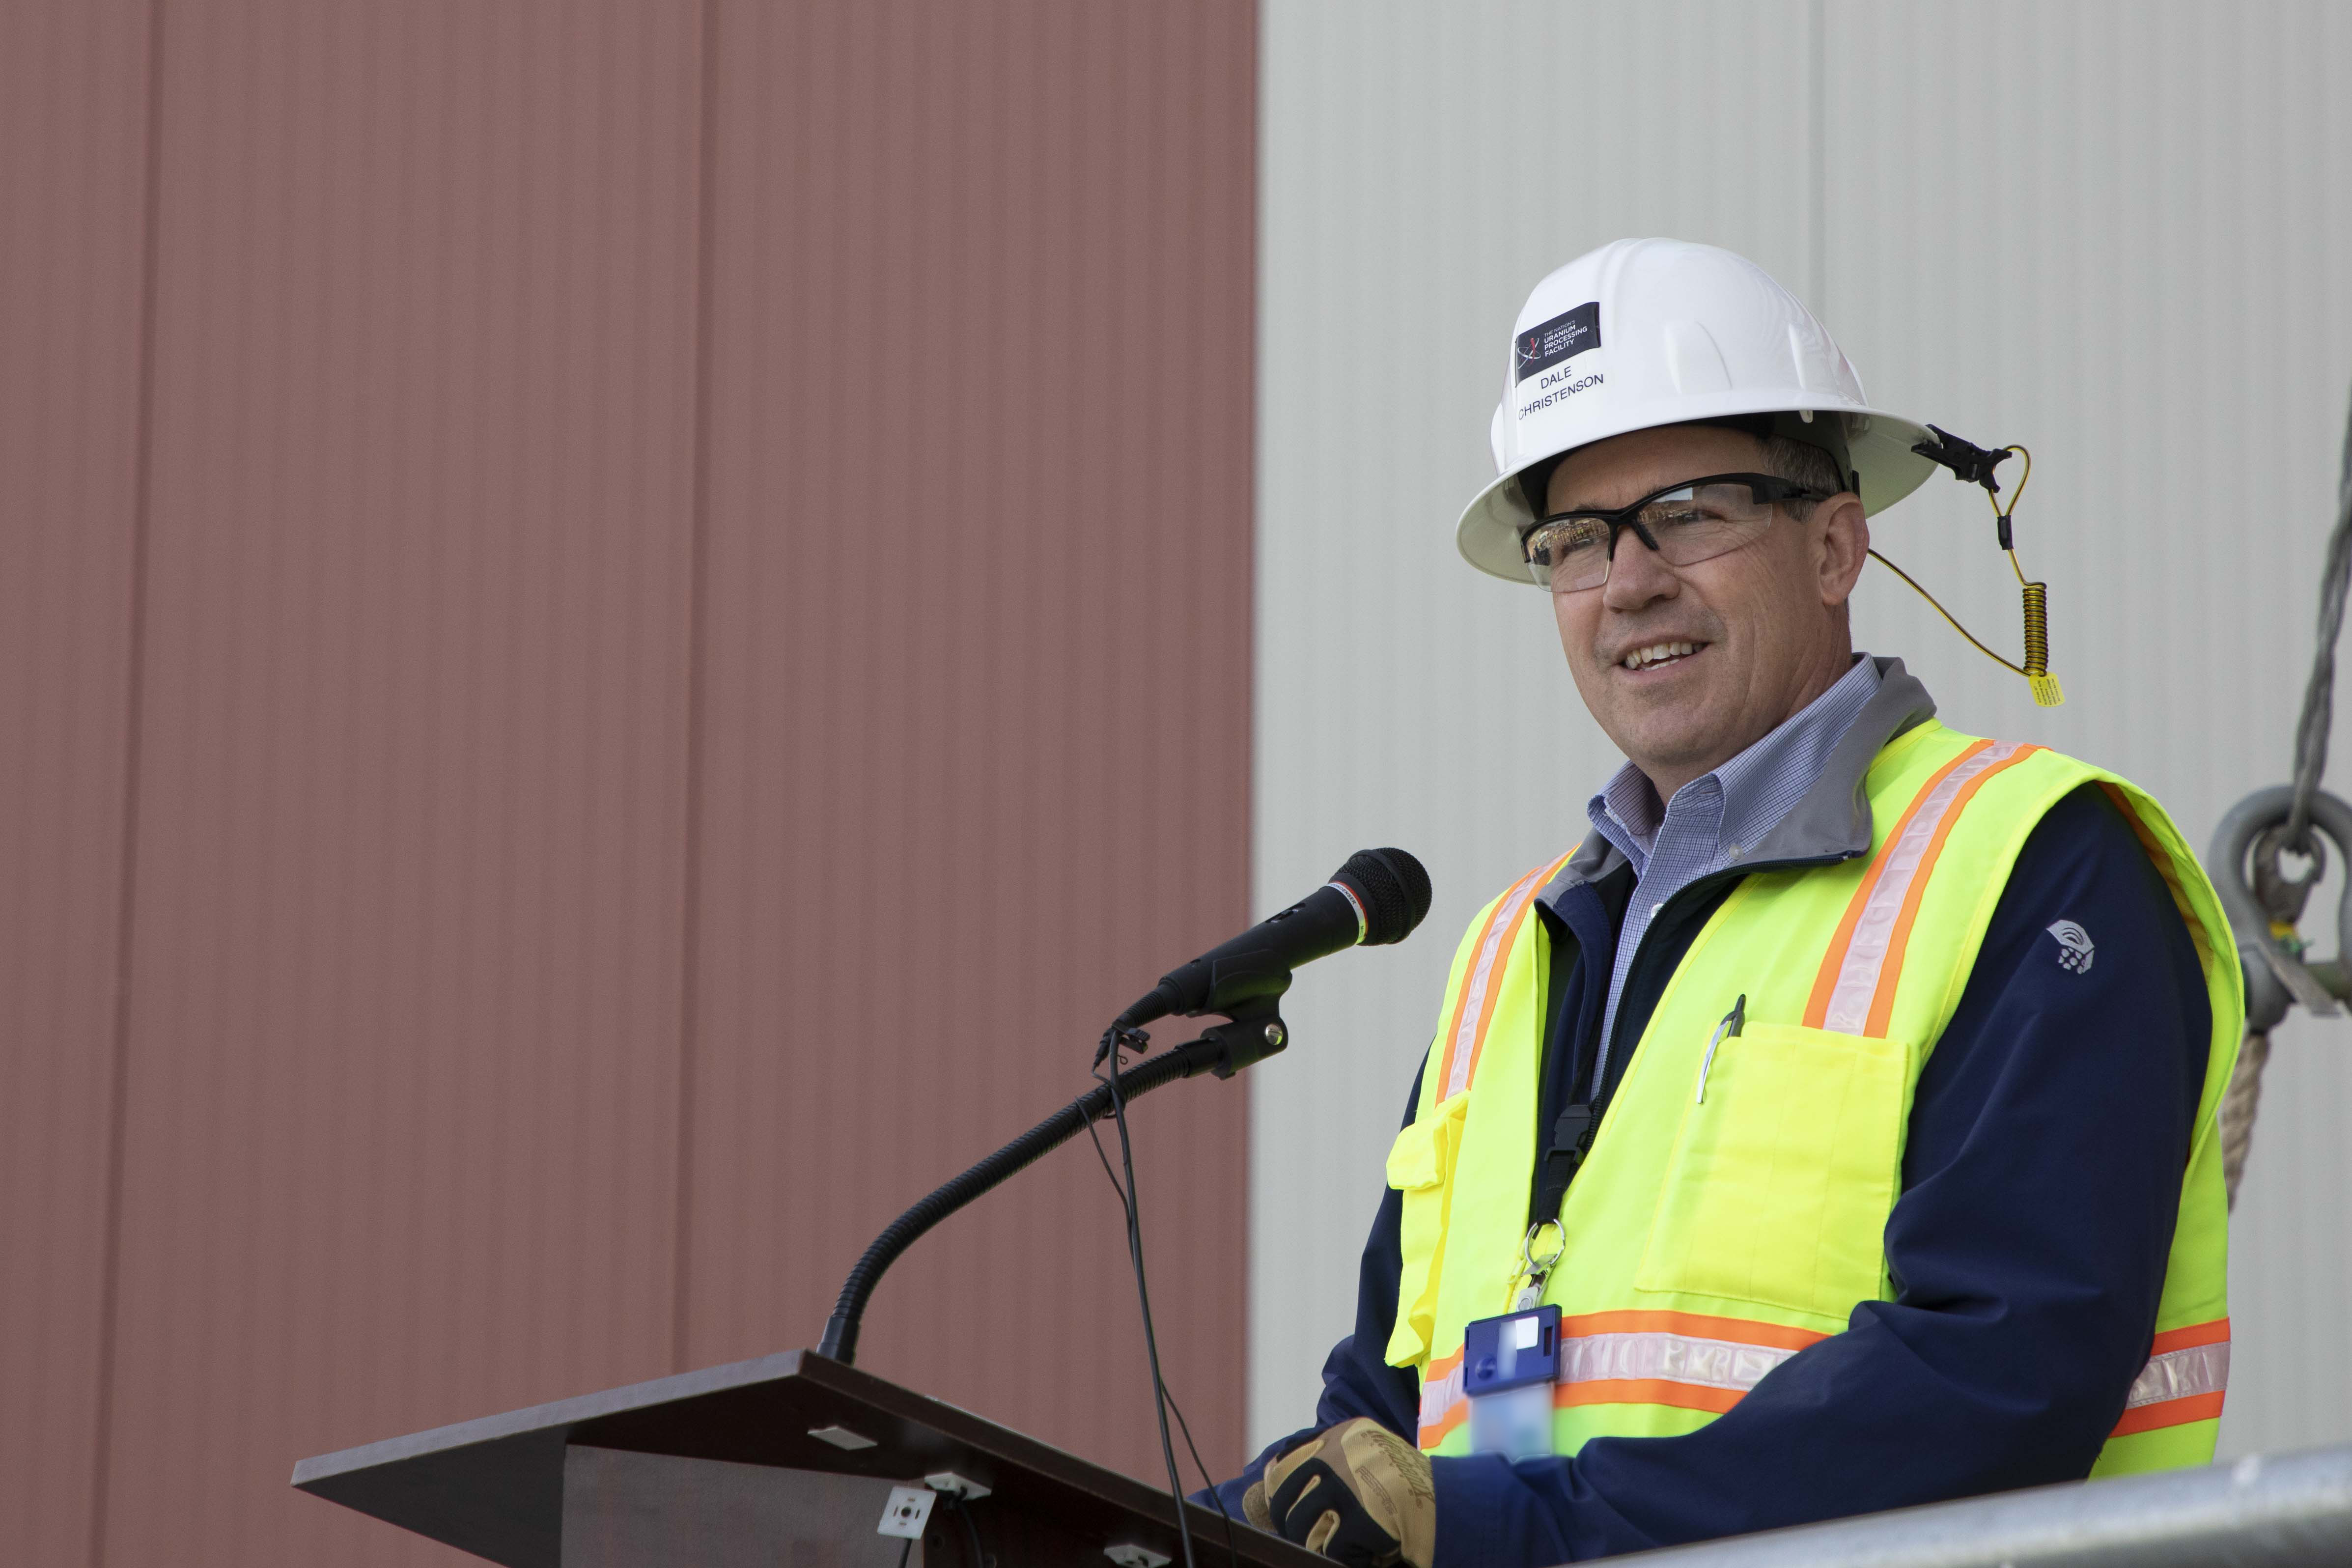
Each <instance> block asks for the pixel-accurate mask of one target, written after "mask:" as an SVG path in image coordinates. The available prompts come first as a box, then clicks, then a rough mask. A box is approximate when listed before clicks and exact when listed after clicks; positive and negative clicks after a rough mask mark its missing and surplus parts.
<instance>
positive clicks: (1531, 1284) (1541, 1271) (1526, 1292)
mask: <svg viewBox="0 0 2352 1568" xmlns="http://www.w3.org/2000/svg"><path fill="white" fill-rule="evenodd" d="M1544 1226H1552V1227H1553V1228H1554V1229H1559V1221H1558V1220H1551V1219H1545V1220H1538V1221H1537V1222H1536V1223H1535V1224H1533V1225H1531V1226H1528V1234H1527V1235H1525V1236H1523V1237H1520V1238H1519V1276H1518V1277H1519V1278H1520V1279H1524V1280H1526V1281H1527V1285H1526V1286H1525V1287H1524V1288H1523V1289H1521V1290H1520V1291H1519V1292H1518V1294H1519V1297H1520V1305H1522V1306H1527V1305H1531V1304H1532V1303H1530V1302H1528V1300H1526V1298H1528V1297H1529V1296H1532V1295H1539V1294H1541V1292H1542V1290H1543V1282H1544V1278H1545V1276H1547V1275H1549V1273H1550V1272H1551V1270H1552V1266H1553V1265H1554V1264H1556V1263H1558V1262H1559V1259H1560V1255H1561V1254H1562V1253H1564V1252H1566V1251H1567V1250H1568V1232H1566V1231H1565V1230H1561V1231H1559V1245H1558V1246H1556V1247H1553V1248H1552V1249H1551V1254H1550V1256H1549V1257H1548V1258H1545V1259H1544V1260H1543V1261H1542V1262H1540V1263H1538V1262H1537V1261H1536V1237H1537V1235H1538V1233H1539V1232H1541V1231H1542V1229H1543V1228H1544Z"/></svg>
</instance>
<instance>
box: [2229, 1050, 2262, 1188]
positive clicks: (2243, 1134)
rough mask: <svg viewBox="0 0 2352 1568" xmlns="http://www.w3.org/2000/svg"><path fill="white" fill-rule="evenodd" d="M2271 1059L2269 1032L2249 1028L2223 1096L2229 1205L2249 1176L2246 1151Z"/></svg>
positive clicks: (2252, 1133)
mask: <svg viewBox="0 0 2352 1568" xmlns="http://www.w3.org/2000/svg"><path fill="white" fill-rule="evenodd" d="M2270 1059H2271V1037H2270V1035H2269V1034H2268V1033H2267V1032H2264V1031H2260V1030H2252V1029H2250V1030H2248V1031H2247V1032H2246V1038H2245V1040H2244V1042H2243V1043H2242V1045H2240V1046H2239V1047H2238V1065H2237V1067H2236V1068H2235V1069H2234V1070H2233V1071H2231V1074H2230V1087H2229V1089H2227V1090H2226V1091H2225V1092H2224V1093H2223V1094H2222V1096H2221V1183H2222V1185H2223V1186H2224V1187H2226V1188H2227V1189H2228V1191H2229V1194H2230V1207H2231V1209H2233V1210H2234V1209H2235V1208H2236V1207H2237V1206H2238V1184H2239V1183H2240V1182H2242V1181H2243V1180H2245V1177H2246V1153H2247V1151H2249V1150H2250V1149H2252V1147H2253V1144H2254V1111H2255V1110H2256V1108H2257V1107H2259V1106H2260V1105H2261V1104H2262V1099H2263V1068H2264V1067H2266V1066H2268V1065H2269V1063H2270Z"/></svg>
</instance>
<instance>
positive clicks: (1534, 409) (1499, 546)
mask: <svg viewBox="0 0 2352 1568" xmlns="http://www.w3.org/2000/svg"><path fill="white" fill-rule="evenodd" d="M1776 414H1777V415H1784V416H1790V417H1788V418H1783V419H1780V420H1779V421H1776V422H1775V425H1776V426H1777V433H1779V434H1784V435H1788V436H1792V437H1796V438H1797V439H1799V440H1804V441H1811V442H1812V443H1813V444H1814V445H1816V446H1820V447H1824V448H1825V449H1827V450H1828V451H1829V452H1830V454H1831V456H1832V458H1839V459H1840V461H1839V465H1838V466H1839V468H1840V470H1841V471H1842V472H1843V473H1844V474H1845V475H1846V480H1847V483H1848V484H1849V485H1851V486H1852V487H1853V489H1854V490H1855V492H1856V493H1857V494H1859V495H1860V496H1861V497H1862V504H1863V509H1864V510H1865V511H1872V512H1875V511H1882V510H1885V509H1886V508H1888V507H1890V506H1893V505H1894V504H1895V502H1896V501H1899V500H1902V499H1903V498H1904V497H1905V496H1907V495H1909V494H1910V493H1911V492H1912V491H1913V490H1915V489H1918V488H1919V484H1920V481H1922V480H1924V479H1927V476H1928V475H1929V474H1930V473H1932V472H1934V471H1935V467H1936V465H1935V464H1934V463H1933V462H1931V461H1929V460H1928V459H1927V458H1924V457H1921V456H1920V455H1919V454H1918V453H1916V452H1914V451H1913V450H1912V449H1911V447H1912V444H1913V443H1914V442H1916V441H1928V440H1932V439H1933V438H1934V437H1931V436H1929V434H1928V433H1927V429H1926V427H1925V426H1919V425H1915V424H1913V423H1912V422H1911V421H1910V420H1908V419H1898V418H1896V417H1895V416H1893V415H1890V414H1884V413H1881V412H1880V411H1878V410H1877V409H1874V408H1873V407H1871V406H1870V405H1869V404H1868V402H1867V401H1865V400H1864V396H1863V391H1862V379H1861V378H1860V377H1859V376H1857V375H1855V374H1854V373H1853V366H1852V365H1851V364H1848V363H1846V358H1845V355H1843V354H1842V353H1839V352H1838V346H1837V344H1835V343H1833V342H1831V341H1830V335H1829V333H1828V332H1826V331H1822V324H1821V323H1820V322H1819V321H1814V320H1813V317H1812V312H1811V311H1810V310H1806V309H1805V308H1804V306H1802V305H1801V304H1799V303H1798V302H1797V298H1796V296H1795V295H1793V294H1791V293H1790V292H1789V291H1788V290H1787V289H1783V288H1781V287H1780V284H1779V283H1777V282H1775V281H1774V280H1773V279H1772V277H1771V275H1770V274H1769V273H1768V272H1766V271H1765V270H1764V269H1763V268H1760V267H1759V266H1757V265H1756V264H1755V263H1754V262H1752V261H1750V260H1748V258H1746V257H1743V256H1736V255H1734V254H1733V253H1732V252H1730V251H1728V250H1723V249H1720V248H1718V247H1715V246H1712V245H1694V244H1691V243H1690V242H1688V241H1686V240H1680V239H1621V240H1618V241H1616V242H1615V243H1613V244H1610V245H1604V246H1602V247H1601V248H1600V249H1598V250H1594V251H1589V252H1587V253H1586V254H1584V255H1582V256H1580V257H1578V258H1576V259H1575V260H1573V261H1571V262H1570V263H1569V264H1568V265H1567V266H1565V267H1563V268H1560V269H1559V271H1557V272H1555V273H1553V274H1552V275H1551V276H1550V277H1549V278H1547V279H1544V280H1543V281H1542V282H1540V283H1538V284H1537V285H1536V289H1535V292H1534V293H1532V294H1530V295H1528V302H1527V303H1526V304H1525V305H1523V306H1521V307H1520V308H1519V317H1518V322H1517V326H1516V327H1515V328H1514V330H1513V331H1512V336H1511V348H1510V353H1508V354H1507V356H1506V366H1505V370H1504V378H1503V401H1502V402H1501V403H1500V404H1499V405H1496V409H1495V422H1494V426H1493V432H1492V434H1493V440H1494V446H1495V467H1496V468H1497V469H1498V470H1499V472H1500V477H1499V478H1497V479H1496V480H1495V482H1494V483H1493V484H1491V485H1488V486H1487V487H1486V489H1483V490H1481V491H1479V492H1478V497H1477V499H1476V500H1473V501H1472V502H1471V503H1470V505H1469V508H1468V510H1465V511H1464V512H1463V514H1462V522H1461V526H1460V528H1459V529H1458V530H1457V531H1456V534H1455V540H1456V542H1457V543H1458V544H1459V545H1460V546H1461V549H1462V554H1463V557H1464V559H1465V560H1467V561H1468V562H1469V563H1470V564H1472V565H1473V566H1475V567H1477V568H1478V569H1479V570H1480V571H1482V572H1490V573H1492V574H1495V575H1496V576H1497V577H1507V578H1509V579H1510V580H1511V581H1512V582H1515V583H1527V582H1529V581H1531V579H1530V578H1529V576H1528V568H1527V563H1526V561H1525V559H1524V557H1523V556H1522V555H1521V553H1520V550H1519V536H1520V534H1521V532H1522V531H1524V530H1525V529H1526V528H1527V526H1528V524H1529V523H1531V522H1533V521H1535V513H1534V511H1533V510H1531V509H1530V508H1529V507H1528V502H1527V498H1526V496H1525V495H1524V494H1523V493H1522V491H1521V488H1520V484H1519V476H1520V475H1521V474H1523V473H1525V472H1526V471H1527V470H1528V469H1529V468H1534V467H1535V466H1536V465H1537V464H1538V463H1542V462H1545V461H1547V460H1548V459H1550V458H1557V457H1559V455H1560V454H1562V453H1564V452H1572V451H1574V450H1575V449H1576V448H1577V447H1585V446H1590V445H1591V444H1592V443H1593V442H1595V441H1602V440H1606V439H1608V438H1609V437H1612V436H1622V435H1624V434H1625V433H1626V432H1627V431H1629V430H1647V429H1651V428H1653V427H1654V426H1660V425H1680V424H1683V423H1685V422H1686V421H1690V420H1701V419H1722V418H1727V417H1728V416H1737V415H1776Z"/></svg>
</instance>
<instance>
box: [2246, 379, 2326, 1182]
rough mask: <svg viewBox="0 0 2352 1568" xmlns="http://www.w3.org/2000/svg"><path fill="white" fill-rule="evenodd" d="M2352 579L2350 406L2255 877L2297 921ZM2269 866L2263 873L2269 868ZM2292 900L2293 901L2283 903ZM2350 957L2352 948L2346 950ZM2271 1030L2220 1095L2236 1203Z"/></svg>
mask: <svg viewBox="0 0 2352 1568" xmlns="http://www.w3.org/2000/svg"><path fill="white" fill-rule="evenodd" d="M2347 584H2352V408H2347V411H2346V415H2345V420H2344V452H2343V458H2342V466H2341V468H2340V470H2339V472H2338V476H2337V479H2336V530H2335V531H2334V532H2332V533H2330V534H2329V535H2328V536H2327V563H2326V565H2325V566H2324V567H2323V568H2321V573H2320V580H2319V647H2318V648H2317V650H2316V651H2315V653H2314V654H2313V655H2312V659H2311V679H2310V681H2309V683H2308V684H2306V685H2305V687H2304V689H2303V713H2302V715H2301V717H2300V718H2298V719H2297V720H2296V721H2295V727H2294V801H2293V803H2292V805H2290V806H2289V807H2288V812H2287V819H2286V822H2285V824H2284V826H2281V827H2279V828H2276V829H2274V830H2273V833H2274V835H2275V837H2273V836H2271V835H2265V836H2264V837H2265V842H2262V843H2258V844H2257V845H2256V846H2255V849H2254V860H2255V863H2256V874H2255V877H2254V885H2255V887H2256V888H2257V889H2260V890H2261V891H2262V892H2263V894H2264V895H2265V897H2264V900H2263V901H2264V902H2265V903H2266V904H2270V905H2271V906H2272V908H2271V914H2272V917H2273V919H2277V920H2283V921H2287V922H2288V923H2289V924H2292V923H2293V922H2294V920H2295V918H2296V917H2297V916H2299V915H2301V914H2302V912H2303V900H2304V898H2305V896H2307V895H2308V894H2309V892H2310V890H2311V886H2312V884H2313V883H2314V882H2315V881H2317V880H2318V873H2319V864H2318V856H2319V853H2320V849H2319V845H2318V843H2317V841H2316V840H2315V839H2314V838H2313V837H2312V834H2311V800H2312V796H2314V795H2317V794H2318V793H2319V778H2320V775H2321V774H2322V773H2325V772H2326V770H2327V731H2328V728H2329V726H2330V724H2331V723H2332V722H2333V721H2334V718H2335V712H2336V638H2337V637H2338V636H2339V635H2340V634H2341V633H2342V632H2343V630H2344V596H2345V589H2346V586H2347ZM2281 848H2288V849H2293V850H2294V851H2295V852H2296V853H2297V854H2300V855H2305V856H2307V857H2309V858H2311V860H2312V866H2311V869H2310V872H2309V873H2308V874H2307V875H2306V877H2305V879H2303V880H2302V881H2300V882H2297V881H2294V880H2293V879H2289V878H2287V877H2286V875H2285V874H2284V871H2282V870H2281V869H2279V866H2278V851H2279V849H2281ZM2265 867H2267V868H2268V869H2269V871H2270V875H2269V876H2268V877H2264V876H2263V874H2262V872H2263V868H2265ZM2290 902H2291V903H2292V905H2293V908H2292V909H2289V908H2286V907H2285V905H2286V904H2288V903H2290ZM2347 957H2352V955H2347ZM2270 1059H2271V1037H2270V1035H2269V1033H2268V1031H2266V1030H2265V1031H2258V1030H2253V1029H2249V1030H2247V1031H2246V1036H2245V1038H2244V1039H2243V1040H2242V1041H2240V1042H2239V1045H2238V1065H2237V1066H2236V1068H2233V1069H2232V1070H2231V1074H2230V1087H2229V1089H2227V1090H2226V1091H2224V1092H2223V1094H2222V1096H2221V1180H2222V1183H2223V1184H2224V1185H2225V1186H2226V1187H2227V1188H2228V1190H2229V1194H2230V1206H2231V1208H2233V1209H2234V1208H2236V1207H2237V1206H2238V1184H2239V1183H2240V1182H2241V1181H2242V1180H2244V1179H2245V1174H2246V1156H2247V1154H2248V1153H2249V1152H2251V1151H2252V1148H2253V1142H2254V1115H2255V1112H2256V1110H2258V1109H2259V1108H2260V1106H2261V1104H2262V1099H2263V1068H2265V1067H2268V1066H2269V1065H2270Z"/></svg>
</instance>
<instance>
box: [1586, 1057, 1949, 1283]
mask: <svg viewBox="0 0 2352 1568" xmlns="http://www.w3.org/2000/svg"><path fill="white" fill-rule="evenodd" d="M1910 1056H1911V1053H1910V1050H1909V1049H1908V1048H1907V1047H1906V1046H1905V1045H1904V1044H1903V1043H1902V1042H1901V1041H1898V1040H1884V1039H1872V1038H1868V1037H1864V1036H1860V1035H1840V1034H1832V1033H1831V1032H1830V1031H1828V1030H1825V1029H1808V1028H1804V1027H1801V1026H1796V1025H1791V1024H1750V1025H1748V1027H1747V1029H1746V1031H1745V1032H1744V1033H1742V1034H1739V1035H1737V1036H1733V1037H1728V1038H1726V1039H1725V1040H1723V1041H1722V1042H1721V1043H1720V1044H1719V1046H1718V1047H1717V1050H1716V1053H1715V1059H1714V1061H1713V1063H1712V1064H1711V1065H1710V1066H1708V1068H1706V1098H1705V1099H1704V1100H1699V1099H1698V1098H1696V1096H1697V1090H1698V1088H1699V1083H1698V1077H1697V1074H1696V1073H1694V1074H1693V1075H1692V1076H1691V1077H1690V1078H1689V1079H1686V1080H1685V1082H1684V1083H1683V1084H1682V1085H1681V1093H1682V1099H1683V1110H1682V1124H1681V1127H1680V1129H1679V1130H1678V1131H1677V1132H1676V1133H1675V1143H1674V1149H1673V1152H1672V1153H1671V1154H1670V1155H1669V1156H1668V1157H1667V1162H1666V1176H1665V1182H1664V1187H1663V1189H1662V1191H1661V1192H1660V1194H1659V1198H1658V1209H1657V1214H1656V1216H1655V1218H1654V1220H1653V1221H1652V1224H1651V1227H1650V1239H1649V1245H1648V1247H1646V1248H1645V1249H1644V1250H1643V1256H1642V1264H1641V1268H1640V1269H1639V1271H1638V1272H1637V1273H1636V1274H1635V1276H1634V1279H1633V1286H1634V1289H1637V1290H1655V1291H1675V1292H1678V1293H1683V1294H1689V1295H1698V1296H1714V1297H1720V1298H1723V1299H1725V1300H1732V1301H1750V1302H1761V1303H1765V1304H1768V1305H1771V1306H1776V1307H1783V1308H1789V1309H1791V1310H1796V1311H1800V1312H1811V1313H1816V1314H1819V1315H1820V1316H1822V1317H1824V1318H1830V1319H1834V1320H1837V1321H1840V1322H1843V1321H1844V1319H1845V1318H1846V1316H1847V1314H1848V1313H1850V1312H1851V1311H1852V1310H1853V1307H1854V1304H1855V1303H1856V1302H1859V1301H1864V1300H1877V1299H1879V1298H1880V1297H1882V1296H1884V1295H1885V1293H1886V1290H1885V1287H1886V1258H1885V1230H1886V1216H1887V1213H1888V1211H1889V1210H1891V1209H1892V1208H1893V1207H1894V1206H1895V1192H1896V1188H1897V1184H1898V1183H1899V1181H1900V1179H1901V1164H1902V1158H1903V1132H1904V1124H1905V1121H1906V1119H1907V1117H1908V1116H1909V1114H1910V1100H1911V1064H1910Z"/></svg>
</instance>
